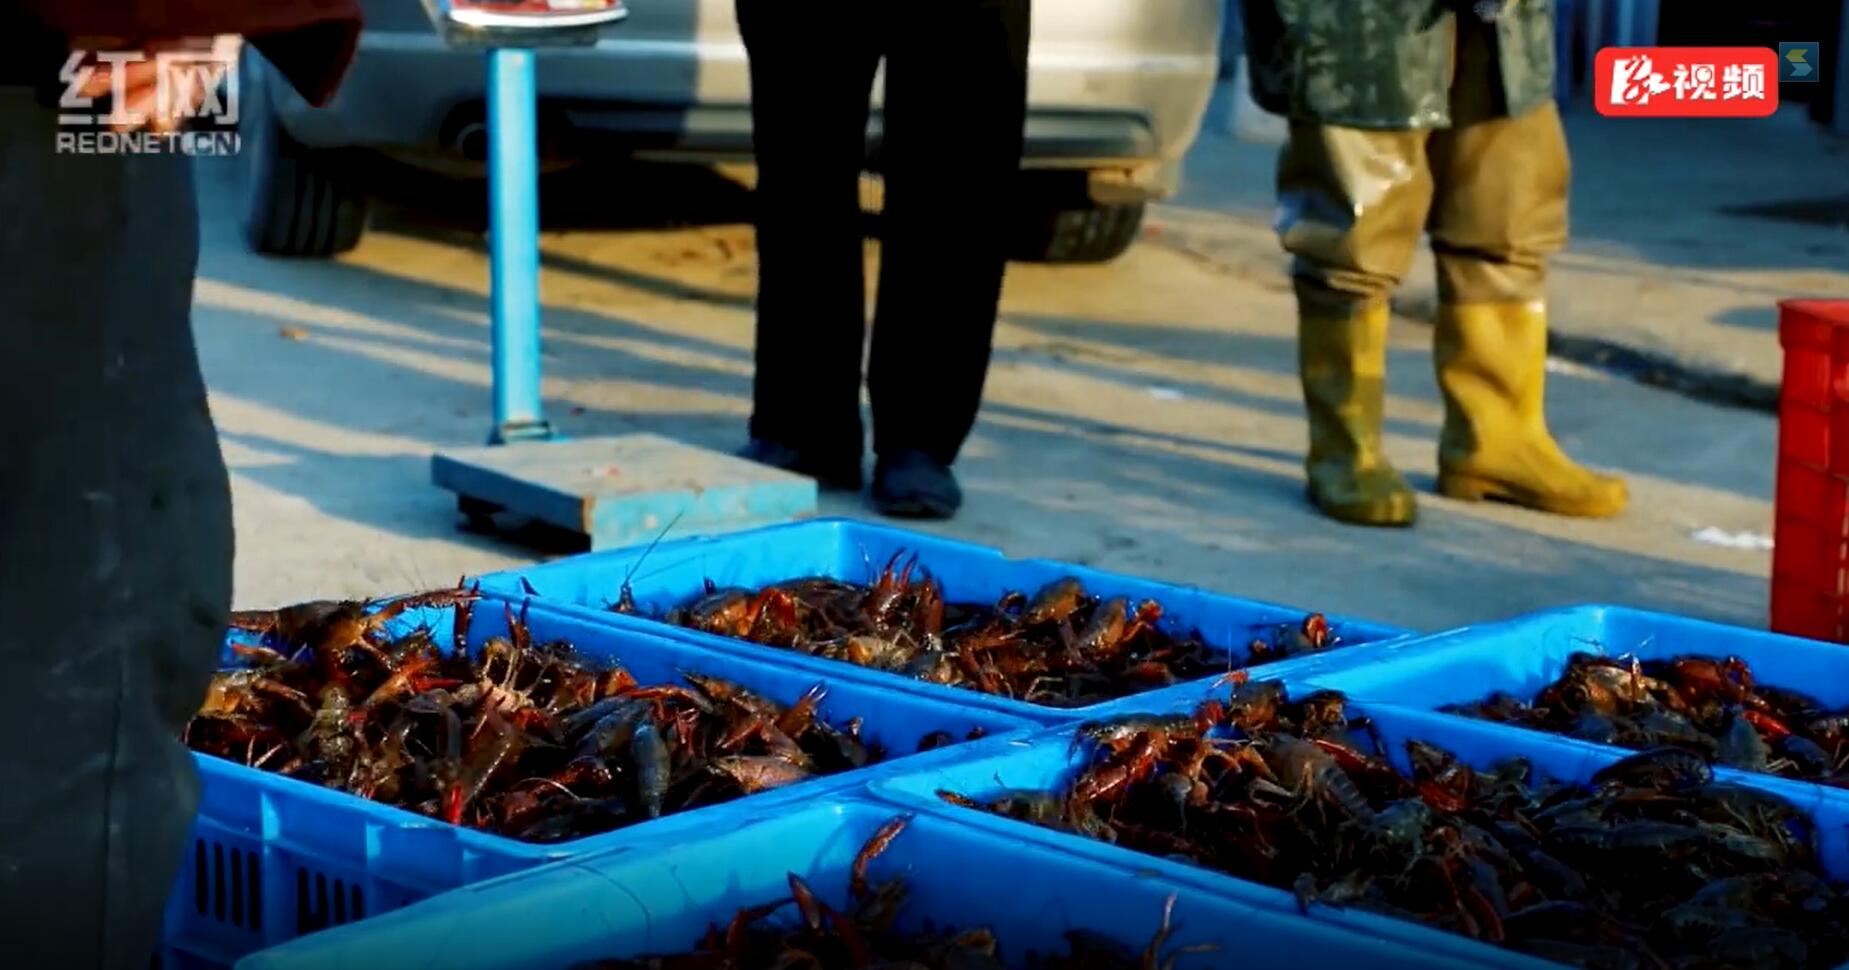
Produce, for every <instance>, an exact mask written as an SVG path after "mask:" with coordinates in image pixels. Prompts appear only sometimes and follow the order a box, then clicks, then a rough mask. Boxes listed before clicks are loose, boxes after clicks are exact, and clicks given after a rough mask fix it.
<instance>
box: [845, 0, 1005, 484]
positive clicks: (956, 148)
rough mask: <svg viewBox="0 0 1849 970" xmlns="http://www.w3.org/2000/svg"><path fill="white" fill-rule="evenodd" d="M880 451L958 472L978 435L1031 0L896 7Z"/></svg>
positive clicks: (874, 384)
mask: <svg viewBox="0 0 1849 970" xmlns="http://www.w3.org/2000/svg"><path fill="white" fill-rule="evenodd" d="M891 11H892V13H891V27H890V28H889V29H890V31H891V33H890V36H891V38H892V40H891V50H890V51H889V52H888V54H887V56H886V104H885V122H886V126H885V131H884V135H883V140H884V144H883V145H882V146H881V156H880V164H881V167H882V168H883V169H884V172H885V176H886V205H885V212H884V222H885V226H884V230H883V233H882V238H881V241H880V282H879V306H878V308H877V309H876V310H875V311H874V323H873V350H872V355H871V360H870V361H869V363H868V365H867V390H868V392H869V395H870V396H871V398H872V403H873V450H874V451H875V452H877V453H879V454H880V455H893V454H897V453H899V452H901V451H905V450H909V449H917V450H919V451H923V452H925V453H926V454H928V455H930V456H931V457H933V458H935V459H937V460H938V461H940V462H943V463H944V464H946V465H948V464H950V463H952V462H954V461H956V458H957V454H958V452H959V451H961V450H962V448H963V441H964V439H965V438H967V437H969V433H970V429H971V428H972V427H974V426H975V423H976V413H977V410H978V409H979V408H980V407H981V405H982V387H983V383H984V382H985V381H986V380H987V379H988V374H989V355H990V351H991V342H992V340H993V337H994V335H995V312H996V307H997V305H998V304H999V303H1000V301H1001V293H1002V270H1003V267H1004V266H1005V265H1006V257H1007V232H1006V225H1007V221H1006V220H1007V213H1008V212H1010V211H1011V204H1012V203H1013V201H1014V200H1013V198H1012V197H1011V195H1010V192H1011V191H1012V190H1013V189H1014V188H1015V186H1016V176H1017V175H1018V173H1019V172H1020V170H1021V148H1022V126H1023V124H1024V119H1025V117H1026V113H1027V42H1028V34H1029V28H1030V26H1031V20H1032V16H1031V10H1030V4H1029V3H1028V0H944V2H942V3H898V4H893V5H892V6H891Z"/></svg>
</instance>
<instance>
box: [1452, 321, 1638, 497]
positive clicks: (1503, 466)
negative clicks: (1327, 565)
mask: <svg viewBox="0 0 1849 970" xmlns="http://www.w3.org/2000/svg"><path fill="white" fill-rule="evenodd" d="M1432 356H1433V358H1434V360H1435V362H1436V364H1437V368H1438V386H1439V389H1440V390H1441V391H1443V392H1444V399H1445V425H1444V432H1443V434H1442V436H1441V437H1440V438H1439V443H1438V490H1439V491H1440V492H1442V493H1443V494H1445V495H1448V496H1450V497H1452V498H1457V499H1465V500H1469V501H1482V500H1485V499H1490V500H1496V501H1502V502H1509V503H1512V504H1515V505H1521V506H1526V507H1527V508H1531V509H1539V510H1540V511H1543V512H1553V513H1555V514H1557V515H1575V516H1586V517H1602V516H1609V515H1616V514H1618V513H1619V512H1622V511H1624V507H1625V504H1626V503H1627V502H1628V500H1629V497H1630V496H1629V490H1628V489H1627V488H1626V487H1625V484H1624V480H1623V479H1621V478H1615V477H1613V476H1610V475H1601V474H1599V473H1597V472H1594V471H1592V470H1590V469H1588V468H1586V467H1584V466H1583V465H1579V464H1577V463H1575V462H1574V461H1573V460H1572V459H1571V458H1568V457H1567V456H1566V453H1565V452H1563V451H1561V450H1560V445H1559V444H1557V443H1556V442H1555V441H1554V438H1553V435H1551V434H1549V433H1548V431H1547V416H1546V414H1545V413H1544V412H1543V409H1542V398H1543V393H1544V384H1545V381H1546V372H1547V315H1546V312H1545V310H1544V308H1543V306H1542V304H1541V303H1539V302H1538V301H1537V302H1533V303H1478V304H1465V305H1446V306H1441V307H1440V308H1439V311H1438V328H1437V334H1436V339H1435V341H1434V344H1433V352H1432Z"/></svg>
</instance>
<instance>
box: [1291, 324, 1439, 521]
mask: <svg viewBox="0 0 1849 970" xmlns="http://www.w3.org/2000/svg"><path fill="white" fill-rule="evenodd" d="M1297 365H1298V370H1299V372H1300V373H1301V375H1302V377H1303V401H1304V405H1305V409H1306V410H1307V411H1308V412H1309V419H1310V454H1309V459H1308V460H1307V461H1306V462H1305V471H1306V472H1307V473H1308V476H1309V494H1310V501H1312V502H1314V503H1316V506H1317V507H1318V508H1320V509H1322V510H1323V512H1324V513H1325V514H1326V515H1328V516H1329V517H1330V518H1333V519H1339V520H1341V521H1343V522H1349V523H1353V524H1355V525H1384V526H1397V525H1411V524H1412V522H1413V519H1414V518H1415V517H1416V515H1417V513H1418V506H1417V505H1416V504H1415V502H1414V500H1413V493H1412V489H1411V488H1409V487H1407V485H1406V480H1405V479H1403V478H1401V477H1400V473H1399V472H1397V471H1394V469H1393V466H1392V465H1390V464H1388V463H1387V458H1386V456H1385V455H1383V454H1382V453H1381V450H1380V425H1381V412H1382V410H1383V407H1384V405H1385V400H1386V375H1387V305H1386V304H1385V303H1377V304H1374V305H1371V306H1369V307H1367V308H1366V309H1363V310H1359V311H1357V312H1353V313H1348V314H1339V313H1321V312H1316V311H1314V310H1303V311H1302V312H1300V313H1299V316H1298V325H1297Z"/></svg>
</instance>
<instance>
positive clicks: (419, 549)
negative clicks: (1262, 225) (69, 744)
mask: <svg viewBox="0 0 1849 970" xmlns="http://www.w3.org/2000/svg"><path fill="white" fill-rule="evenodd" d="M1191 174H1192V176H1193V177H1194V178H1195V179H1196V180H1197V181H1198V180H1201V179H1207V178H1211V177H1214V176H1213V173H1210V172H1206V171H1201V170H1199V168H1197V169H1196V170H1195V171H1194V172H1192V173H1191ZM642 177H643V178H645V179H647V178H653V179H658V180H659V183H660V184H655V183H652V182H649V181H644V182H642V183H640V184H637V183H634V182H630V183H626V187H628V188H630V189H631V190H633V191H634V192H635V193H637V195H636V196H634V197H635V198H637V199H647V200H649V201H648V202H647V203H646V205H647V207H648V208H649V209H650V210H651V211H650V212H647V213H643V214H641V215H640V216H639V217H638V216H636V215H635V214H634V213H633V212H632V211H631V210H630V208H628V207H626V206H625V204H624V200H623V199H621V198H609V197H605V198H601V199H599V200H597V201H596V202H595V203H592V204H586V205H573V204H571V202H570V200H567V199H562V198H559V196H560V194H561V193H560V192H553V193H551V194H549V195H548V208H549V209H551V210H553V212H554V216H553V217H550V218H549V220H548V225H550V226H554V227H560V228H558V229H556V231H549V232H548V233H547V234H546V236H545V238H544V240H543V242H542V246H543V248H544V251H545V254H544V255H545V278H544V281H543V287H542V289H543V299H544V302H545V305H546V307H545V313H546V316H545V358H546V366H547V374H546V384H545V391H546V395H547V405H548V408H549V410H550V416H551V417H552V418H553V419H554V421H555V422H556V423H557V424H558V425H559V427H560V428H561V430H563V431H564V432H566V433H568V434H571V435H575V436H584V435H597V434H608V433H622V432H627V431H634V430H650V431H658V432H661V433H664V434H667V435H670V436H673V437H677V438H681V439H683V440H687V441H691V442H695V443H699V444H704V445H709V446H713V447H722V448H729V447H732V446H734V445H736V444H737V443H738V442H739V440H740V436H741V435H742V434H743V427H744V420H745V416H746V411H747V406H748V395H749V390H750V380H751V357H750V348H751V337H752V316H751V306H750V303H751V294H752V289H753V273H754V268H753V267H754V264H753V251H752V237H751V233H750V230H749V229H748V227H746V226H744V225H742V224H741V220H742V218H743V213H744V209H743V208H742V206H740V205H739V202H740V201H741V200H740V199H738V198H737V192H736V191H735V190H733V189H732V188H731V187H730V186H729V184H728V183H723V182H720V181H718V180H716V179H713V178H707V177H704V176H702V175H700V174H698V173H652V174H651V175H648V176H642ZM1224 177H1245V176H1244V175H1241V174H1240V173H1239V171H1238V170H1237V168H1236V167H1235V168H1233V169H1232V170H1231V171H1230V173H1229V174H1228V175H1226V176H1224ZM201 178H202V183H201V198H202V205H203V207H204V212H205V226H204V239H205V250H204V253H205V254H204V257H203V259H202V265H201V269H200V280H199V284H198V290H197V298H196V303H197V315H196V326H197V330H198V334H199V340H200V347H201V353H202V355H203V357H204V360H205V365H206V371H207V377H208V380H209V381H210V384H211V387H212V394H213V398H212V404H213V410H214V414H215V417H216V419H217V421H218V425H219V428H220V431H221V434H222V438H223V441H224V449H225V455H226V458H227V460H228V462H229V464H230V465H231V468H232V473H233V482H234V488H235V494H236V501H237V524H238V563H237V602H238V604H239V605H240V606H244V607H254V606H262V605H270V604H276V603H281V602H287V601H292V600H296V599H304V598H309V597H322V596H362V595H371V594H376V593H381V592H387V591H400V590H404V589H407V588H411V587H419V586H434V585H446V584H449V583H453V582H454V581H455V580H456V578H457V577H458V576H459V575H461V574H463V573H467V572H475V571H482V570H486V569H492V568H499V567H504V566H510V565H515V564H518V563H521V562H527V561H531V560H532V559H534V558H536V557H537V556H539V555H540V554H541V553H539V552H538V551H536V550H534V549H532V548H527V547H523V546H521V545H518V544H515V543H512V542H508V541H505V540H500V539H493V538H486V537H481V536H476V535H471V534H467V533H464V532H462V531H460V530H459V528H458V526H457V520H456V515H455V512H454V501H453V497H452V496H450V495H449V494H447V493H444V492H441V491H439V490H437V489H435V488H434V487H432V486H431V485H430V484H429V469H428V464H429V455H430V453H431V451H432V450H433V449H436V448H438V447H445V446H456V445H473V444H477V443H479V442H480V441H481V440H482V438H483V436H484V435H485V433H486V430H487V427H488V411H489V401H488V382H489V375H488V346H487V336H488V322H487V307H486V302H485V299H484V297H485V294H486V279H487V277H486V260H485V256H484V254H483V252H482V249H481V239H480V233H479V229H478V228H475V229H471V228H470V222H471V219H475V220H478V219H479V215H478V214H475V215H469V214H466V213H468V212H470V211H471V210H472V209H478V208H479V202H478V201H477V202H474V203H473V205H471V204H470V200H471V199H472V198H474V196H472V195H469V194H466V193H465V194H461V195H455V194H451V195H450V196H448V197H447V198H431V197H428V194H427V193H426V197H422V198H417V199H414V200H413V201H412V202H411V203H405V202H403V201H401V202H400V204H398V205H395V206H393V207H390V208H388V209H387V210H386V211H385V212H383V213H381V214H380V215H379V217H378V218H376V219H375V224H374V228H373V230H372V232H371V233H370V234H369V235H368V236H367V239H366V241H365V243H364V244H363V245H362V246H361V248H360V249H359V250H358V251H356V252H354V253H352V254H350V255H349V256H346V257H343V258H341V259H339V260H337V261H331V262H313V261H291V260H273V259H266V258H261V257H257V256H254V255H251V254H249V253H248V252H247V251H246V250H245V248H244V246H243V244H242V241H241V239H240V237H239V235H238V232H237V225H236V203H235V187H236V183H235V175H234V173H233V172H232V171H231V169H230V168H229V167H228V166H226V165H223V164H217V165H215V166H213V167H206V168H204V169H202V173H201ZM1259 188H1260V190H1261V191H1262V186H1260V187H1259ZM479 191H480V190H479V188H478V189H476V190H475V192H476V193H479ZM412 194H413V195H416V194H417V193H412ZM676 198H685V199H688V200H697V202H695V201H689V203H688V208H689V211H690V212H692V211H693V210H695V209H697V210H698V211H697V212H694V213H693V215H691V216H689V217H688V219H687V220H685V221H690V222H694V223H697V224H696V225H694V226H692V227H682V228H655V226H659V225H661V224H664V223H672V222H674V221H676V220H673V219H663V218H662V216H663V214H664V212H665V213H666V214H667V215H672V214H673V212H674V208H673V206H674V203H673V202H671V201H668V202H664V201H663V200H664V199H665V200H672V199H676ZM458 199H460V200H461V201H460V202H458V201H457V200H458ZM1183 201H1184V202H1186V201H1187V200H1186V199H1184V200H1183ZM587 209H588V210H590V211H586V210H587ZM458 211H462V212H464V213H465V214H464V215H462V216H457V212H458ZM1190 217H1194V218H1198V219H1200V220H1203V221H1207V220H1211V219H1213V218H1217V216H1214V215H1213V214H1212V213H1211V212H1208V211H1207V210H1206V208H1203V209H1201V210H1200V211H1195V212H1193V213H1192V215H1191V214H1190V210H1188V209H1186V208H1176V207H1170V208H1167V209H1165V210H1163V213H1162V216H1161V218H1160V219H1159V220H1158V225H1159V226H1165V225H1169V224H1173V223H1174V222H1176V221H1178V220H1184V219H1186V218H1190ZM637 225H641V226H644V228H634V226H637ZM579 226H581V227H582V228H578V227H579ZM567 227H570V228H567ZM872 258H874V251H873V249H872V247H869V259H870V260H871V259H872ZM1280 266H1281V262H1280V261H1279V260H1277V259H1276V258H1275V254H1274V253H1271V252H1269V251H1267V252H1264V253H1262V254H1260V253H1257V252H1254V254H1253V255H1252V256H1251V258H1249V259H1236V260H1228V259H1226V258H1224V253H1222V254H1219V255H1217V256H1204V255H1203V254H1202V253H1200V252H1198V251H1195V250H1192V249H1190V248H1189V247H1187V246H1184V245H1174V244H1171V242H1170V241H1166V240H1165V233H1164V232H1162V231H1158V232H1157V233H1155V234H1154V236H1153V238H1151V239H1150V240H1147V241H1145V242H1144V243H1142V244H1140V245H1138V246H1137V247H1136V248H1135V249H1133V250H1132V252H1131V253H1130V254H1129V255H1128V256H1126V257H1125V258H1124V259H1122V260H1121V261H1119V262H1117V263H1115V264H1112V265H1109V266H1103V267H1088V268H1051V267H1040V266H1016V267H1013V268H1012V269H1011V272H1010V276H1009V281H1008V289H1007V294H1006V298H1005V301H1004V306H1003V310H1002V317H1003V319H1002V323H1001V326H1000V327H999V330H998V335H997V352H996V361H995V366H994V369H993V371H992V372H991V377H990V382H989V391H988V399H987V405H986V407H985V409H984V412H983V415H982V419H981V422H980V424H979V425H978V428H977V431H976V434H975V436H974V438H973V439H972V440H971V442H970V443H969V446H968V448H967V449H966V452H965V455H964V458H963V460H962V462H961V463H960V465H959V471H960V472H961V474H962V475H963V478H964V482H965V485H966V489H967V492H968V504H967V507H966V510H965V512H964V514H963V515H962V516H961V517H960V518H958V519H957V520H955V521H953V522H951V523H949V524H947V525H944V526H940V527H934V528H933V531H941V532H943V533H945V534H949V535H955V536H959V537H963V538H968V539H973V540H976V541H980V542H984V543H989V544H995V545H1000V546H1002V547H1004V548H1005V549H1006V550H1007V551H1008V552H1010V553H1014V554H1020V555H1039V556H1051V557H1057V558H1063V559H1069V560H1073V561H1077V562H1084V563H1090V564H1093V565H1097V566H1101V567H1104V568H1109V569H1114V570H1120V571H1125V572H1132V573H1138V574H1143V575H1148V576H1152V577H1156V578H1159V579H1163V580H1167V581H1175V582H1185V583H1194V584H1198V585H1202V586H1206V587H1210V588H1213V589H1216V590H1222V591H1226V592H1230V593H1235V594H1240V595H1247V596H1251V597H1254V598H1259V599H1266V600H1273V601H1280V602H1285V603H1290V604H1293V605H1298V606H1302V607H1306V608H1314V609H1322V610H1327V611H1330V612H1338V613H1347V614H1353V615H1358V616H1364V617H1368V618H1372V619H1377V620H1382V621H1387V622H1397V623H1402V624H1406V625H1409V626H1414V627H1420V628H1435V627H1441V626H1449V625H1455V624H1459V623H1464V622H1470V621H1477V620H1485V619H1491V618H1495V617H1499V616H1504V615H1508V614H1512V613H1515V612H1520V611H1524V610H1528V609H1534V608H1539V607H1544V606H1549V605H1556V604H1563V603H1571V602H1587V601H1608V602H1621V603H1626V604H1632V605H1637V606H1643V607H1649V608H1659V609H1667V610H1673V611H1677V612H1682V613H1688V614H1692V615H1697V616H1707V617H1713V618H1718V619H1723V620H1730V621H1735V622H1741V623H1746V624H1752V625H1760V624H1763V622H1764V612H1765V595H1766V581H1765V575H1766V573H1767V571H1768V566H1769V554H1768V553H1767V552H1766V551H1765V550H1764V549H1763V548H1761V547H1757V540H1756V537H1763V536H1764V535H1766V534H1768V533H1769V532H1770V526H1771V508H1770V504H1769V497H1770V494H1771V485H1772V452H1773V441H1774V432H1775V426H1774V422H1773V421H1772V420H1771V419H1770V418H1768V417H1765V416H1763V415H1760V414H1755V413H1750V412H1746V411H1739V410H1729V409H1722V408H1716V407H1711V406H1708V405H1704V404H1700V403H1696V402H1693V401H1690V400H1688V399H1685V398H1682V397H1678V396H1673V395H1670V394H1668V393H1665V392H1661V391H1656V390H1652V389H1648V388H1643V387H1640V386H1637V385H1634V384H1631V383H1629V382H1625V381H1619V380H1614V379H1610V378H1607V377H1604V376H1600V375H1598V374H1593V373H1590V372H1584V371H1581V370H1579V369H1577V368H1573V367H1570V366H1564V365H1563V366H1559V367H1556V368H1555V373H1553V374H1552V375H1551V377H1550V379H1551V382H1552V383H1551V394H1550V412H1551V416H1552V420H1553V422H1554V426H1555V429H1556V431H1557V433H1558V436H1559V437H1560V438H1561V440H1562V442H1563V443H1564V444H1565V445H1566V447H1567V448H1568V450H1569V451H1571V452H1573V453H1574V454H1576V455H1578V456H1580V457H1582V458H1584V459H1586V460H1587V461H1589V462H1591V463H1593V464H1596V465H1600V466H1605V467H1608V468H1612V469H1615V470H1617V471H1620V472H1622V473H1624V474H1626V475H1628V476H1629V477H1630V478H1631V483H1632V491H1633V496H1634V507H1633V509H1632V510H1631V511H1630V512H1629V513H1628V514H1627V515H1625V516H1624V517H1622V518H1620V519H1618V520H1615V521H1607V522H1583V521H1567V520H1560V519H1553V518H1548V517H1544V516H1540V515H1536V514H1532V513H1527V512H1523V511H1520V510H1515V509H1509V508H1501V507H1490V506H1470V505H1464V504H1460V503H1455V502H1450V501H1446V500H1443V499H1439V498H1437V497H1435V496H1432V495H1430V490H1431V482H1432V476H1433V473H1434V470H1435V460H1434V453H1433V452H1434V439H1435V436H1436V433H1437V426H1438V422H1439V419H1440V408H1439V404H1438V400H1437V395H1436V391H1435V387H1434V385H1433V380H1432V376H1431V361H1430V354H1429V351H1428V347H1427V341H1428V336H1427V332H1426V331H1424V330H1423V329H1421V328H1420V327H1419V326H1418V325H1416V324H1411V323H1406V324H1402V325H1396V326H1401V327H1403V330H1396V335H1395V340H1394V344H1393V348H1392V353H1391V361H1390V365H1389V369H1390V381H1389V390H1390V394H1391V400H1390V402H1389V407H1388V410H1389V423H1388V432H1389V441H1388V449H1389V451H1390V453H1391V455H1392V457H1393V458H1394V460H1395V461H1396V462H1398V463H1399V464H1400V466H1401V467H1402V468H1403V469H1404V470H1405V471H1406V472H1407V474H1408V476H1409V477H1410V478H1411V479H1412V481H1413V482H1414V484H1415V486H1416V487H1418V488H1420V489H1421V490H1422V491H1424V492H1425V493H1426V494H1425V496H1424V498H1423V502H1422V508H1421V513H1422V521H1421V522H1420V524H1419V526H1418V527H1417V528H1414V529H1411V530H1404V531H1388V532H1379V531H1366V530H1358V529H1354V528H1349V527H1343V526H1339V525H1336V524H1333V523H1330V522H1328V521H1325V520H1324V519H1322V518H1320V517H1318V516H1317V515H1315V514H1314V513H1313V512H1312V511H1311V510H1310V509H1309V508H1308V506H1307V505H1306V504H1305V502H1304V499H1303V495H1302V483H1301V476H1300V462H1301V456H1302V449H1303V445H1304V428H1303V421H1302V417H1301V413H1300V411H1301V404H1300V400H1299V397H1298V388H1297V382H1296V377H1295V368H1294V359H1295V350H1294V344H1293V329H1294V328H1293V323H1292V314H1291V300H1290V295H1289V291H1288V287H1287V284H1286V281H1285V280H1284V278H1283V276H1282V272H1281V269H1280ZM1755 299H1758V297H1755ZM1767 299H1769V297H1767ZM863 509H864V505H863V500H860V499H855V498H852V497H846V498H834V497H825V499H824V511H825V512H827V513H832V514H847V515H859V514H870V513H865V512H864V511H863ZM1703 529H1709V530H1710V532H1709V533H1707V535H1708V536H1710V537H1712V536H1715V535H1719V536H1721V537H1722V539H1723V540H1732V544H1729V543H1728V542H1726V541H1721V542H1716V541H1713V540H1712V539H1711V538H1710V539H1707V540H1698V539H1697V538H1696V537H1695V536H1696V533H1698V532H1699V531H1700V530H1703ZM613 592H614V591H613Z"/></svg>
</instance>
